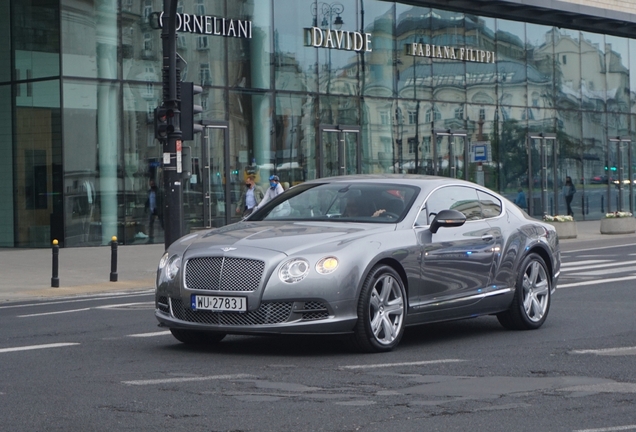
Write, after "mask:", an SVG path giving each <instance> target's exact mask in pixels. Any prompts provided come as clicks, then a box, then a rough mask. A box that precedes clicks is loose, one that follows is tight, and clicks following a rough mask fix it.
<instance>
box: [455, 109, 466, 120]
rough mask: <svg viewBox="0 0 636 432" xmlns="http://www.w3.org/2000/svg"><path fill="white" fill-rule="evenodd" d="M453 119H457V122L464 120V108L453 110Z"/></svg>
mask: <svg viewBox="0 0 636 432" xmlns="http://www.w3.org/2000/svg"><path fill="white" fill-rule="evenodd" d="M455 118H456V119H459V120H463V119H464V106H460V107H458V108H455Z"/></svg>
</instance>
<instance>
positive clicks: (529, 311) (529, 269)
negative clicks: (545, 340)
mask: <svg viewBox="0 0 636 432" xmlns="http://www.w3.org/2000/svg"><path fill="white" fill-rule="evenodd" d="M520 268H521V269H522V272H521V273H520V274H519V276H518V277H517V283H516V285H515V296H514V298H513V300H512V304H511V305H510V308H509V309H508V310H507V311H505V312H501V313H499V314H497V319H499V322H500V323H501V325H503V326H504V327H505V328H507V329H511V330H533V329H537V328H539V327H541V326H542V325H543V323H544V322H545V320H546V318H547V317H548V312H549V310H550V300H551V296H550V277H549V276H548V268H547V266H546V264H545V262H544V261H543V259H542V258H541V257H540V256H539V255H537V254H535V253H532V254H530V255H528V256H527V257H526V258H525V259H524V260H523V263H522V264H521V267H520Z"/></svg>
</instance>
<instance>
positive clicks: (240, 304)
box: [191, 295, 247, 312]
mask: <svg viewBox="0 0 636 432" xmlns="http://www.w3.org/2000/svg"><path fill="white" fill-rule="evenodd" d="M191 301H192V310H209V311H218V312H223V311H230V312H246V311H247V298H246V297H226V296H200V295H192V299H191Z"/></svg>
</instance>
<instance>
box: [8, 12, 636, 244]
mask: <svg viewBox="0 0 636 432" xmlns="http://www.w3.org/2000/svg"><path fill="white" fill-rule="evenodd" d="M447 3H448V2H446V1H443V0H431V1H417V0H411V1H408V2H404V3H402V2H394V1H383V0H338V1H335V2H322V1H316V0H231V1H230V0H179V2H178V8H177V13H178V25H179V29H178V33H177V51H178V54H179V56H180V71H181V72H180V75H181V79H182V80H183V81H186V82H194V83H195V84H196V85H200V86H202V87H203V93H202V94H201V95H200V96H197V101H196V103H198V104H200V105H201V106H202V107H203V112H202V114H201V115H200V118H199V120H200V121H201V123H202V124H203V125H204V130H203V132H202V133H200V134H197V135H195V136H194V139H193V140H191V141H186V142H185V143H184V145H186V146H187V150H188V153H189V155H190V156H191V161H192V163H191V169H190V173H191V175H190V176H189V177H188V178H185V177H184V198H183V202H184V221H183V223H184V232H188V231H189V230H191V229H196V228H198V227H210V226H223V225H226V224H229V223H232V222H235V221H237V220H239V216H238V214H237V213H236V211H235V208H236V202H237V200H238V197H239V195H240V192H241V188H242V187H243V183H244V179H245V177H246V176H247V175H248V174H255V175H256V177H257V181H258V182H260V183H262V184H266V183H267V178H268V177H269V176H270V175H271V174H276V175H278V176H279V177H280V179H281V182H283V184H284V185H286V186H287V187H289V186H293V185H294V184H298V183H300V182H303V181H306V180H309V179H315V178H320V177H325V176H333V175H339V174H352V173H386V172H390V173H420V174H434V175H441V176H448V177H456V178H462V179H467V180H471V181H474V182H477V183H480V184H483V185H485V186H487V187H490V188H492V189H494V190H497V191H499V192H500V193H502V194H503V195H505V196H508V197H510V198H511V199H514V198H515V197H516V195H517V193H518V190H519V189H521V190H523V191H524V193H525V195H526V197H527V200H526V203H525V206H526V210H527V211H528V212H529V213H530V214H531V215H533V216H535V217H541V215H543V214H550V215H557V214H566V208H565V206H566V204H565V199H564V196H563V192H562V189H563V186H564V181H565V178H566V177H568V176H569V177H571V178H572V179H573V180H574V184H575V186H576V190H577V192H576V194H575V196H574V199H573V201H572V208H573V211H574V216H575V218H576V219H577V220H595V219H600V218H601V217H602V216H603V215H604V214H605V213H606V212H610V211H617V210H623V211H632V212H633V211H634V210H635V208H634V207H636V67H632V66H636V39H632V38H630V35H633V34H636V32H634V30H636V6H633V5H632V4H631V2H627V1H619V0H605V1H602V0H596V1H593V0H588V1H585V2H576V1H574V0H568V1H548V0H537V1H535V2H533V4H532V5H529V4H527V3H528V2H525V1H523V0H501V1H491V0H489V1H486V0H465V1H462V0H458V1H455V2H451V3H452V8H451V7H450V6H447ZM0 8H1V10H0V12H2V14H1V15H0V20H2V21H3V22H4V23H3V25H2V26H0V32H1V33H2V34H3V36H4V37H3V39H4V40H5V41H10V42H8V43H7V44H6V45H4V46H3V47H0V59H2V61H1V62H0V100H2V101H3V104H2V105H1V106H4V107H5V108H3V109H2V110H3V112H4V115H3V116H1V117H0V126H2V127H1V128H0V135H2V138H3V139H2V140H0V150H1V151H2V153H3V154H4V156H5V157H3V158H2V159H1V160H0V165H1V166H2V169H0V199H2V202H3V205H2V206H0V247H47V246H49V245H50V244H51V241H52V240H53V239H57V240H59V241H60V243H61V244H62V245H63V246H66V247H75V246H94V245H104V244H107V243H108V242H109V241H110V239H111V237H112V236H114V235H115V236H117V237H118V240H119V241H120V242H121V243H123V244H139V243H145V242H148V240H149V235H150V230H151V229H152V230H153V231H154V233H156V235H155V236H154V239H155V241H159V242H161V241H163V240H162V238H161V235H162V221H161V217H157V218H152V217H150V213H151V212H149V209H148V195H149V188H150V186H149V185H150V182H151V181H154V182H155V183H156V184H157V185H159V186H161V185H162V183H163V181H162V176H163V170H162V168H163V149H162V146H161V145H160V144H159V143H158V142H157V140H155V138H154V126H153V120H154V114H153V111H154V109H155V107H156V106H158V105H159V104H161V101H162V99H163V94H162V64H163V60H162V40H161V28H160V27H161V24H162V16H161V14H160V13H161V12H162V9H163V2H162V0H29V1H23V0H8V1H4V2H2V5H1V6H0ZM158 195H159V201H161V199H160V198H161V190H160V191H159V194H158ZM159 205H161V203H159ZM155 219H156V220H155ZM151 224H152V225H153V226H152V227H150V225H151Z"/></svg>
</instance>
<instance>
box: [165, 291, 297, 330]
mask: <svg viewBox="0 0 636 432" xmlns="http://www.w3.org/2000/svg"><path fill="white" fill-rule="evenodd" d="M170 302H171V304H172V313H173V315H174V317H175V318H176V319H178V320H181V321H187V322H192V323H200V324H218V325H226V326H253V325H264V324H280V323H282V322H285V321H287V320H288V319H289V316H290V314H291V310H292V304H293V303H292V302H273V303H262V304H261V306H260V307H259V308H258V309H257V310H255V311H249V312H243V313H238V312H212V311H205V310H203V311H201V310H200V311H193V310H192V309H190V308H189V307H186V306H184V304H183V302H182V301H181V300H180V299H174V298H171V299H170Z"/></svg>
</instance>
